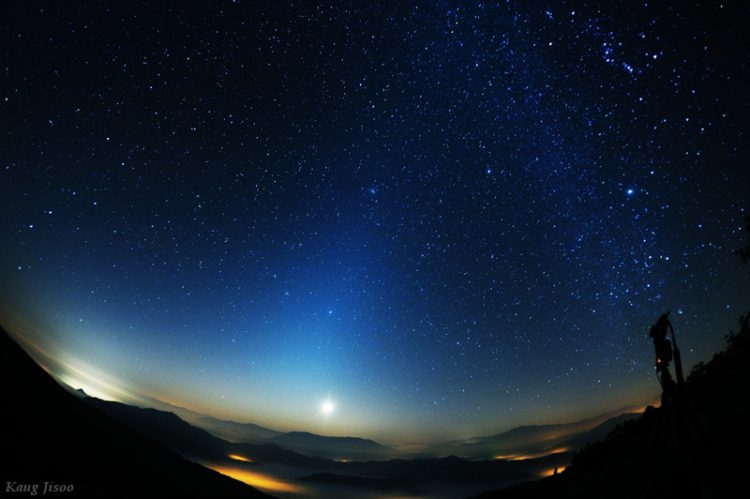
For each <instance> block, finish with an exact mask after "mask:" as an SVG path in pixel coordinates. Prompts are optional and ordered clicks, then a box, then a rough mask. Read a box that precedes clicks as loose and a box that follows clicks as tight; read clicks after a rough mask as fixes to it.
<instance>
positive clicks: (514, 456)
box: [495, 447, 570, 461]
mask: <svg viewBox="0 0 750 499" xmlns="http://www.w3.org/2000/svg"><path fill="white" fill-rule="evenodd" d="M569 450H570V449H569V448H568V447H555V448H554V449H549V450H545V451H542V452H534V453H530V454H505V455H499V456H495V459H501V460H505V461H523V460H525V459H536V458H538V457H544V456H551V455H552V454H561V453H563V452H568V451H569Z"/></svg>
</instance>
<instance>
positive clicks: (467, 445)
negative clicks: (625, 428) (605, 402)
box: [425, 407, 638, 459]
mask: <svg viewBox="0 0 750 499" xmlns="http://www.w3.org/2000/svg"><path fill="white" fill-rule="evenodd" d="M635 410H637V408H635V407H626V408H623V409H619V410H616V411H610V412H606V413H602V414H599V415H596V416H594V417H591V418H586V419H582V420H580V421H574V422H571V423H562V424H548V425H534V426H520V427H517V428H513V429H511V430H508V431H506V432H503V433H498V434H496V435H490V436H485V437H478V438H473V439H467V440H459V441H449V442H443V443H438V444H435V445H432V446H430V447H429V448H427V449H426V450H425V452H426V453H428V454H434V455H442V456H449V455H455V456H461V457H465V458H468V459H524V458H529V457H538V456H540V455H544V454H547V453H551V452H569V451H574V450H577V449H579V448H581V447H583V446H584V445H586V443H587V442H593V441H596V440H598V439H600V438H602V437H603V436H605V435H606V434H607V433H609V431H611V430H612V429H613V428H614V427H615V426H617V425H618V424H619V423H621V422H623V421H627V420H629V419H633V418H635V417H637V415H638V413H637V412H633V411H635Z"/></svg>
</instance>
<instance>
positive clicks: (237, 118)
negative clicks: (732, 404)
mask: <svg viewBox="0 0 750 499" xmlns="http://www.w3.org/2000/svg"><path fill="white" fill-rule="evenodd" d="M378 3H379V2H360V3H348V2H332V3H331V2H325V3H316V2H292V3H288V4H284V5H282V2H250V1H234V2H229V1H227V2H184V1H180V2H176V1H164V2H83V3H77V4H75V5H74V6H71V5H67V4H65V3H61V2H57V3H56V5H54V4H52V3H40V2H21V1H19V2H4V4H3V7H0V26H1V28H2V30H1V31H0V36H1V37H2V40H1V43H0V121H1V123H0V257H1V259H0V298H1V304H0V320H1V321H2V324H3V325H4V327H5V328H6V329H8V330H9V331H10V332H11V333H13V334H14V336H15V337H17V338H20V339H21V340H22V342H23V343H24V344H25V346H26V347H27V348H29V349H30V350H29V351H30V352H31V353H32V354H33V355H35V356H36V357H37V358H38V359H39V360H40V362H42V363H44V364H45V366H47V367H48V369H50V370H51V371H52V372H53V373H55V374H56V375H58V376H59V377H61V379H64V380H69V381H70V382H71V384H73V385H79V386H82V387H84V389H89V390H90V391H92V392H94V393H95V394H96V393H102V394H103V395H104V396H109V397H113V398H119V399H123V400H128V399H129V398H130V399H132V398H137V397H156V398H159V399H161V400H164V401H168V402H171V403H175V404H178V405H182V406H186V407H189V408H193V409H195V410H199V411H202V412H207V413H210V414H213V415H217V416H220V417H229V418H232V419H235V420H240V421H252V422H255V423H259V424H264V425H268V426H271V427H274V428H278V429H291V428H294V429H300V430H307V431H314V432H318V433H327V434H355V435H358V436H367V437H374V438H379V439H382V440H385V441H394V440H405V439H406V440H408V439H412V440H420V439H422V440H429V439H440V438H453V437H466V436H476V435H478V434H486V433H493V432H496V431H501V430H504V429H508V428H510V427H513V426H516V425H520V424H532V423H544V422H560V421H567V420H572V419H576V418H580V417H585V416H589V415H592V414H595V413H597V412H600V411H604V410H609V409H614V408H617V407H621V406H624V405H629V404H643V403H647V402H650V401H652V400H653V399H654V398H655V397H656V396H657V394H658V392H659V387H658V383H657V380H656V377H655V376H654V370H653V350H652V345H651V343H650V340H649V338H648V328H649V326H650V325H651V324H652V323H653V322H654V321H655V320H656V318H657V317H658V315H659V314H660V313H661V312H663V311H665V310H672V318H673V322H674V325H675V328H676V330H677V334H678V341H679V342H680V346H681V348H682V350H683V356H684V358H685V363H686V365H687V366H690V365H692V364H693V363H695V362H697V361H699V360H706V359H708V358H709V357H710V356H711V355H712V354H713V352H715V351H716V350H718V349H719V348H721V347H722V345H723V335H724V334H725V333H726V332H727V331H728V330H729V329H730V328H731V327H732V325H733V323H734V321H735V320H736V318H737V316H739V314H740V313H741V312H743V311H744V310H745V307H747V305H748V300H747V297H748V296H750V276H749V274H750V272H748V269H747V267H746V266H743V265H742V263H741V262H740V261H739V259H738V258H737V257H736V256H735V255H733V253H732V252H733V250H734V249H735V248H737V247H740V246H742V244H743V242H744V240H743V237H742V228H743V223H742V217H743V209H747V207H748V206H750V196H748V192H749V191H750V189H748V186H750V169H749V168H748V137H747V132H748V130H749V129H750V128H749V127H748V125H749V123H748V120H749V118H748V117H749V116H750V109H749V108H750V105H749V102H750V101H749V99H748V91H747V89H748V88H750V82H749V81H748V80H749V78H748V62H750V61H749V59H750V57H749V55H748V51H747V48H746V47H747V46H748V40H747V38H746V31H747V30H746V26H747V25H748V24H747V22H748V17H750V16H748V8H747V6H743V5H742V3H743V2H736V3H732V2H728V3H724V4H720V3H719V2H700V3H694V2H653V3H652V2H646V3H642V4H641V3H637V2H606V6H605V4H604V3H601V2H536V1H530V2H527V1H524V2H520V1H507V2H505V1H502V2H479V3H459V2H430V3H423V2H404V3H399V4H396V3H390V4H389V5H377V4H378ZM669 3H673V4H674V5H671V6H670V5H669ZM323 401H331V403H332V404H335V410H334V411H333V412H331V414H322V413H321V410H320V404H321V403H323ZM329 408H330V407H329Z"/></svg>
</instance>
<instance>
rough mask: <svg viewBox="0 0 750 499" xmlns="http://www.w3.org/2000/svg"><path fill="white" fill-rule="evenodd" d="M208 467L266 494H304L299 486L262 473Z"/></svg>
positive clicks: (224, 467)
mask: <svg viewBox="0 0 750 499" xmlns="http://www.w3.org/2000/svg"><path fill="white" fill-rule="evenodd" d="M208 467H209V468H211V469H212V470H214V471H216V472H219V473H221V474H222V475H226V476H228V477H231V478H234V479H235V480H239V481H240V482H243V483H246V484H248V485H250V486H252V487H257V488H259V489H261V490H264V491H266V492H287V493H290V494H303V493H304V492H305V489H304V488H303V487H300V486H299V485H295V484H293V483H289V482H284V481H282V480H280V479H279V478H277V477H273V476H271V475H266V474H264V473H258V472H256V471H247V470H245V469H242V468H233V467H230V466H219V465H214V464H209V465H208Z"/></svg>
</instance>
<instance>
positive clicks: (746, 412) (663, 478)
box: [478, 316, 750, 499]
mask: <svg viewBox="0 0 750 499" xmlns="http://www.w3.org/2000/svg"><path fill="white" fill-rule="evenodd" d="M740 326H741V328H740V331H739V333H736V334H735V333H730V334H729V335H728V336H727V348H726V350H725V351H724V352H721V353H718V354H716V355H715V356H714V358H713V359H712V360H711V361H710V362H709V363H707V364H705V365H704V364H699V365H698V366H696V368H694V369H693V372H692V373H691V375H690V376H689V378H688V382H687V385H686V390H685V395H684V397H683V399H682V402H680V403H677V404H675V405H674V406H672V407H662V408H659V409H654V408H650V409H649V410H647V411H646V412H645V413H644V414H643V415H642V416H641V417H640V418H638V419H636V420H634V421H631V422H628V423H625V424H622V425H620V426H618V427H617V428H616V429H615V430H614V431H612V432H611V433H610V434H609V435H608V436H607V438H606V439H605V440H604V441H601V442H598V443H596V444H592V445H589V446H587V447H585V448H584V449H583V450H581V451H580V452H579V453H578V454H577V455H576V456H575V457H574V458H573V461H572V464H571V466H570V467H569V468H568V469H566V470H565V471H564V472H563V473H561V474H560V475H557V476H553V477H550V478H547V479H543V480H539V481H536V482H527V483H523V484H520V485H516V486H513V487H509V488H506V489H502V490H496V491H493V492H488V493H486V494H482V495H480V496H478V497H479V498H482V499H490V498H503V499H522V498H523V499H532V498H547V497H549V498H556V499H559V498H577V499H580V498H594V497H608V498H610V497H611V498H660V499H664V498H671V497H679V498H724V497H736V496H737V491H739V490H745V489H746V487H747V479H746V475H747V473H748V469H747V457H746V456H747V450H748V443H750V442H749V440H750V439H749V438H748V435H749V434H750V426H749V425H750V403H748V399H747V390H748V387H749V386H750V316H745V317H743V318H741V319H740Z"/></svg>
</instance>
